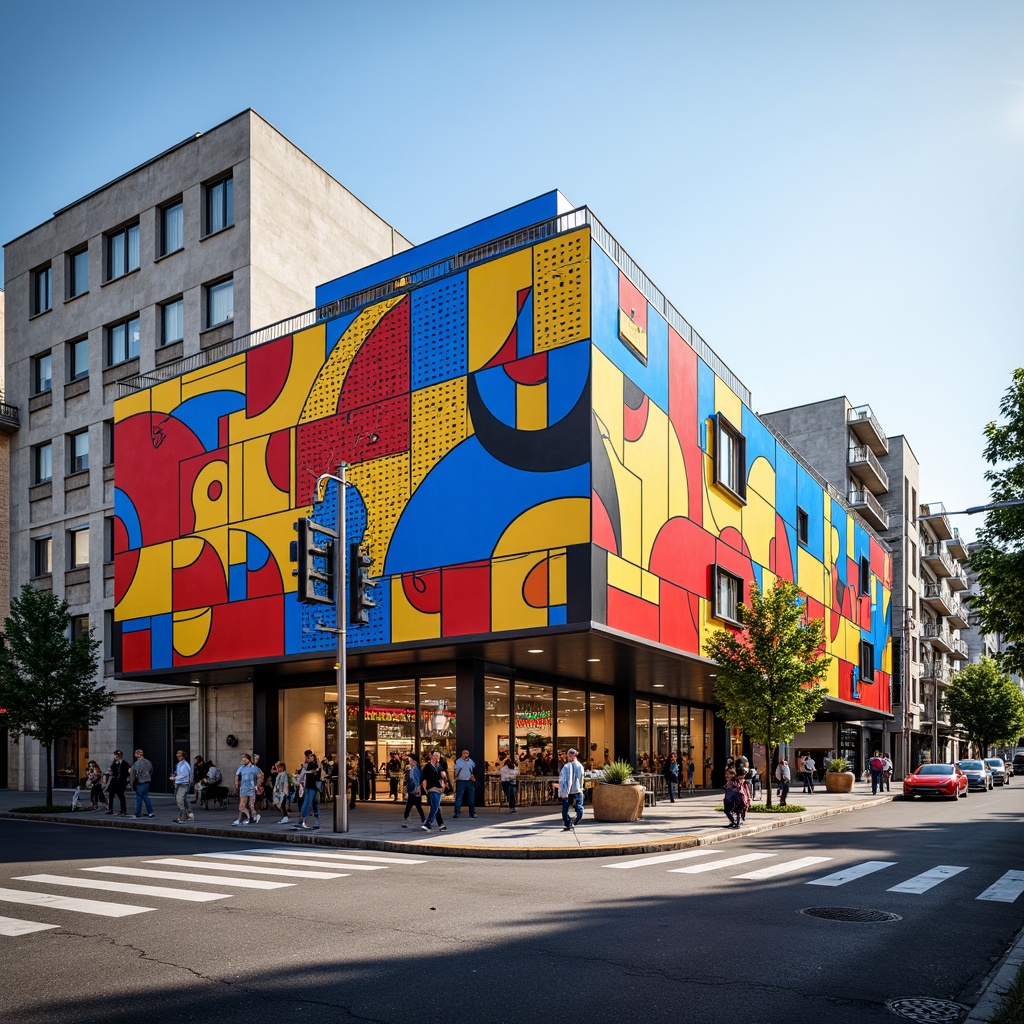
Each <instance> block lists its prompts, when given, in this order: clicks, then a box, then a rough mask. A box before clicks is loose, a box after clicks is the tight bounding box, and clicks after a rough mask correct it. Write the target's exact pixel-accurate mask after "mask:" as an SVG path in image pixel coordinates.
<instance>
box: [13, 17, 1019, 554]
mask: <svg viewBox="0 0 1024 1024" xmlns="http://www.w3.org/2000/svg"><path fill="white" fill-rule="evenodd" d="M0 90H2V95H3V96H4V103H3V105H2V108H0V131H2V135H0V137H2V138H3V140H4V145H3V147H2V150H0V196H2V197H3V199H2V200H0V240H2V241H4V242H6V241H9V240H10V239H12V238H14V237H16V236H17V235H19V234H21V233H22V232H23V231H26V230H28V229H29V228H32V227H34V226H35V225H37V224H39V223H41V222H42V221H44V220H46V219H47V218H48V217H49V216H50V215H51V214H52V213H53V211H54V210H56V209H58V208H60V207H61V206H63V205H65V204H67V203H69V202H71V201H73V200H74V199H77V198H78V197H80V196H82V195H84V194H85V193H87V192H89V191H90V190H92V189H93V188H95V187H97V186H99V185H102V184H104V183H105V182H107V181H109V180H110V179H112V178H114V177H116V176H117V175H118V174H120V173H122V172H123V171H125V170H127V169H129V168H130V167H133V166H135V165H136V164H138V163H141V162H142V161H144V160H146V159H148V158H149V157H151V156H154V155H155V154H157V153H158V152H160V151H162V150H164V149H166V148H167V147H169V146H171V145H172V144H174V143H176V142H178V141H180V140H181V139H183V138H185V137H186V136H188V135H191V134H193V133H194V132H197V131H205V130H207V129H209V128H211V127H213V126H214V125H216V124H218V123H219V122H221V121H223V120H225V119H227V118H228V117H230V116H232V115H233V114H235V113H237V112H238V111H240V110H243V109H245V108H246V107H253V108H254V109H255V110H257V111H258V112H259V113H260V114H262V115H263V116H264V117H265V118H266V119H267V120H269V121H270V122H271V123H272V124H274V125H275V126H276V127H277V128H278V129H279V130H280V131H282V132H283V133H284V134H285V135H286V136H288V137H289V138H290V139H291V140H292V141H293V142H295V144H296V145H298V146H299V147H300V148H301V149H303V150H304V151H305V152H306V153H307V154H309V156H310V157H312V158H313V159H314V160H316V161H317V162H318V163H319V164H321V166H323V167H324V168H325V169H326V170H328V171H329V172H330V173H331V174H333V175H334V177H336V178H337V179H338V180H339V181H341V182H342V183H343V184H345V185H346V186H347V187H348V188H349V189H351V190H352V192H354V193H355V194H356V195H357V196H359V197H360V198H361V199H362V200H363V201H364V202H366V203H368V204H369V205H370V206H371V207H373V209H375V210H376V211H377V212H378V213H379V214H381V215H382V216H383V217H385V218H386V219H387V220H389V221H390V222H391V223H392V224H394V225H395V226H396V227H397V228H398V229H399V230H400V231H402V232H403V233H404V234H405V235H406V236H408V237H409V238H411V239H412V240H413V241H417V242H419V241H424V240H426V239H428V238H431V237H433V236H435V235H437V234H440V233H442V232H445V231H448V230H450V229H452V228H454V227H457V226H459V225H461V224H465V223H467V222H469V221H472V220H475V219H477V218H479V217H481V216H485V215H487V214H488V213H492V212H495V211H497V210H500V209H504V208H505V207H507V206H510V205H512V204H514V203H516V202H519V201H521V200H523V199H526V198H529V197H531V196H534V195H536V194H538V193H541V192H544V191H547V190H549V189H551V188H559V189H561V190H562V192H564V193H565V194H566V196H567V197H568V198H569V199H570V200H571V201H572V202H574V203H576V204H577V205H584V204H586V205H588V206H590V207H591V208H592V209H593V210H594V212H595V213H596V214H597V216H598V217H599V218H600V219H601V220H602V221H603V222H604V224H605V225H606V227H608V229H609V230H610V231H611V232H612V233H613V234H614V235H615V236H616V237H617V238H618V240H619V241H620V242H621V243H622V244H623V245H624V246H625V248H626V249H627V250H628V251H629V252H630V254H631V255H632V256H633V258H634V259H635V260H636V262H637V263H638V264H639V265H640V266H641V267H643V268H644V270H645V271H646V272H647V274H648V275H649V276H650V277H651V278H652V279H653V280H654V282H655V283H656V284H657V285H658V286H659V287H660V288H661V289H662V290H663V291H664V292H665V293H666V294H667V295H668V296H669V298H670V299H671V300H672V301H673V302H674V304H675V305H676V306H677V308H678V309H679V310H680V312H682V313H683V315H684V316H686V317H687V319H689V320H690V322H691V323H693V325H694V326H695V327H696V328H697V329H698V330H699V331H700V332H701V334H702V335H703V336H704V337H705V339H706V340H707V341H708V342H709V344H710V345H711V346H712V347H713V348H714V349H715V350H716V351H717V352H718V354H719V355H720V356H721V357H722V358H723V359H724V360H725V362H726V363H727V364H728V365H729V366H730V367H731V368H732V369H733V370H734V371H735V372H736V374H737V375H738V376H739V377H740V379H741V380H743V381H744V383H746V384H747V386H748V387H749V388H750V389H751V391H752V392H753V399H754V407H755V409H757V410H758V411H769V410H772V409H779V408H785V407H788V406H791V405H796V404H800V403H802V402H806V401H816V400H819V399H824V398H830V397H833V396H835V395H838V394H846V395H848V396H849V397H850V399H851V400H852V401H853V402H854V404H862V403H870V404H871V406H872V407H873V409H874V411H875V414H876V415H877V416H878V418H879V419H880V421H881V423H882V425H883V427H884V428H885V429H886V431H887V432H888V433H890V434H900V433H902V434H905V435H906V436H907V437H908V439H909V440H910V443H911V446H912V447H913V449H914V452H915V454H916V455H917V457H918V458H919V460H920V462H921V477H922V486H921V498H922V500H925V501H931V500H937V501H944V502H945V504H946V507H947V508H948V509H951V510H952V509H961V508H964V507H965V506H967V505H973V504H978V503H980V502H983V501H985V500H986V499H987V497H988V487H987V485H986V484H985V482H984V479H983V472H984V469H985V468H986V467H985V465H984V463H983V461H982V459H981V448H982V445H983V437H982V430H983V428H984V425H985V423H986V422H987V421H988V420H989V419H992V418H993V417H995V416H996V415H997V409H998V403H999V399H1000V397H1001V395H1002V394H1003V392H1004V391H1005V389H1006V387H1007V386H1008V384H1009V381H1010V374H1011V372H1012V369H1013V368H1014V367H1015V366H1020V365H1022V364H1024V340H1022V324H1024V283H1022V269H1024V260H1022V255H1024V253H1022V250H1024V230H1022V229H1024V224H1022V220H1024V211H1022V184H1024V173H1022V172H1024V166H1022V165H1024V5H1022V4H1020V3H1019V2H1012V3H1003V2H996V0H985V2H979V3H965V2H958V3H949V2H944V0H927V2H916V0H913V2H911V0H906V2H894V0H887V2H877V3H876V2H872V0H861V2H856V3H854V2H839V0H832V2H829V3H824V4H823V3H820V2H789V3H770V2H765V0H758V2H750V3H748V2H721V3H710V2H708V3H691V2H687V0H675V2H664V3H662V2H648V3H644V2H640V0H634V2H632V3H628V4H627V3H625V2H622V3H612V2H602V0H591V2H589V3H587V2H580V0H568V2H563V3H557V2H550V0H547V2H533V0H520V2H517V3H510V4H497V3H491V2H481V0H476V2H461V0H452V2H435V3H433V4H423V3H409V2H405V0H396V2H392V3H389V4H386V5H385V4H370V3H364V4H355V3H349V2H345V0H337V2H333V3H330V2H303V0H293V2H292V3H289V4H280V3H275V4H271V3H267V2H264V0H250V2H247V3H239V2H235V0H220V2H217V3H210V2H208V0H207V2H204V3H196V2H192V0H183V2H179V3H176V4H174V5H170V6H168V5H164V4H156V3H139V2H131V3H127V2H126V3H121V2H117V3H115V2H104V0H96V2H94V3H90V4H82V3H80V2H75V3H71V2H67V0H54V2H51V3H48V4H41V5H28V4H16V3H14V2H13V0H7V2H6V3H5V4H4V5H3V31H2V32H0ZM316 283H317V282H310V302H309V304H310V305H312V288H313V286H314V285H315V284H316ZM956 523H957V525H959V526H961V528H963V529H964V530H965V532H967V533H968V534H971V533H973V529H974V527H975V526H976V525H977V519H975V520H971V519H968V518H966V517H963V518H959V519H957V520H956Z"/></svg>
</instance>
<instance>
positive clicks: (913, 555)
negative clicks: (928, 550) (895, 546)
mask: <svg viewBox="0 0 1024 1024" xmlns="http://www.w3.org/2000/svg"><path fill="white" fill-rule="evenodd" d="M910 575H911V576H915V577H916V576H917V545H916V544H915V543H914V542H913V541H910Z"/></svg>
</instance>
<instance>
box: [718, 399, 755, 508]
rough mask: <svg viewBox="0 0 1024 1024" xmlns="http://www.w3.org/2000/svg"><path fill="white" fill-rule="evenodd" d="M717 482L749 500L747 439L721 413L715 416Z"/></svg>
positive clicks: (741, 499) (735, 494)
mask: <svg viewBox="0 0 1024 1024" xmlns="http://www.w3.org/2000/svg"><path fill="white" fill-rule="evenodd" d="M714 455H715V458H714V463H715V483H716V484H718V485H719V486H720V487H723V488H725V490H727V491H729V492H730V493H731V494H732V495H733V496H734V497H736V498H739V499H740V501H746V500H747V439H746V438H745V437H744V436H743V434H741V433H740V432H739V431H738V430H737V429H736V428H735V427H734V426H733V425H732V424H731V423H730V422H729V421H728V420H727V419H726V418H725V417H724V416H723V415H722V414H721V413H719V414H718V415H717V416H716V417H715V452H714Z"/></svg>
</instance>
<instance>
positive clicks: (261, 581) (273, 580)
mask: <svg viewBox="0 0 1024 1024" xmlns="http://www.w3.org/2000/svg"><path fill="white" fill-rule="evenodd" d="M282 593H284V583H283V582H282V580H281V569H280V566H278V564H277V562H275V561H274V559H273V558H268V559H267V562H266V564H265V565H264V566H262V567H261V568H259V569H250V570H249V572H248V573H246V581H245V594H246V599H247V600H252V599H253V598H254V597H270V596H271V595H272V594H282Z"/></svg>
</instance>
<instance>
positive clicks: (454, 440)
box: [411, 377, 473, 491]
mask: <svg viewBox="0 0 1024 1024" xmlns="http://www.w3.org/2000/svg"><path fill="white" fill-rule="evenodd" d="M472 432H473V427H472V424H471V423H470V422H469V410H468V408H467V407H466V378H465V377H456V378H455V379H453V380H446V381H442V382H441V383H439V384H431V385H430V386H429V387H425V388H420V389H418V390H417V391H414V392H413V393H412V427H411V433H412V437H413V446H412V453H411V460H412V462H411V466H412V470H411V471H412V479H411V485H412V486H411V489H412V490H413V491H415V490H416V488H417V487H419V485H420V484H421V483H422V482H423V481H424V479H426V476H427V474H428V473H429V472H430V471H431V470H432V469H433V468H434V467H435V466H436V465H437V464H438V463H439V462H440V461H441V460H442V459H443V458H444V457H445V456H446V455H447V454H448V453H449V452H450V451H451V450H452V449H453V448H455V447H457V446H458V445H460V444H462V442H463V441H465V440H466V438H467V437H469V435H470V434H471V433H472Z"/></svg>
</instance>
